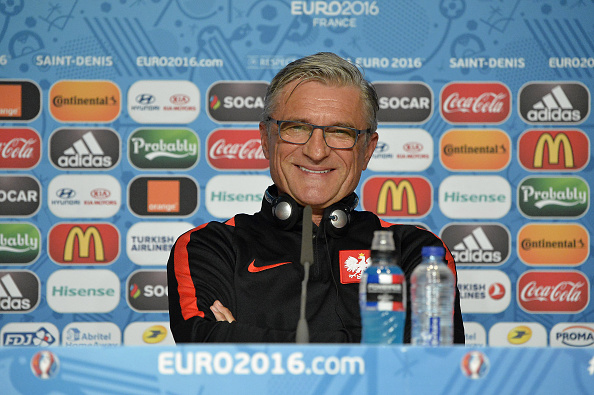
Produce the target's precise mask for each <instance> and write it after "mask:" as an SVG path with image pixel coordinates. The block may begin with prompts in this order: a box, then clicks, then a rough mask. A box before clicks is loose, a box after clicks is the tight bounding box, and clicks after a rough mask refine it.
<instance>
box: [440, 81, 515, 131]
mask: <svg viewBox="0 0 594 395" xmlns="http://www.w3.org/2000/svg"><path fill="white" fill-rule="evenodd" d="M439 108H440V111H441V116H442V117H443V118H444V119H445V120H446V121H447V122H450V123H454V124H464V123H479V124H484V123H489V124H498V123H502V122H504V121H505V120H506V119H507V118H508V117H509V115H510V112H511V92H510V90H509V88H508V87H506V86H505V85H503V84H501V83H496V82H490V83H477V82H458V83H451V84H448V85H446V86H445V87H444V88H443V89H442V90H441V95H440V107H439Z"/></svg>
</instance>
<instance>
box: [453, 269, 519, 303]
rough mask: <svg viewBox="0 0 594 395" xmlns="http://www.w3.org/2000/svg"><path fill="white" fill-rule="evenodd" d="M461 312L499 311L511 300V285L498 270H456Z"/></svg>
mask: <svg viewBox="0 0 594 395" xmlns="http://www.w3.org/2000/svg"><path fill="white" fill-rule="evenodd" d="M458 290H459V291H460V307H461V309H462V313H501V312H502V311H505V309H507V307H508V306H509V304H510V302H511V292H512V286H511V281H510V279H509V277H508V276H507V274H506V273H505V272H503V271H500V270H458Z"/></svg>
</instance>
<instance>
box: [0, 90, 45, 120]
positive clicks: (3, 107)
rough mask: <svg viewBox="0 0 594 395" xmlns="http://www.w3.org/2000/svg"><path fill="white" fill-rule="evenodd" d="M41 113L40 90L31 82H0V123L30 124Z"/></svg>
mask: <svg viewBox="0 0 594 395" xmlns="http://www.w3.org/2000/svg"><path fill="white" fill-rule="evenodd" d="M40 112H41V89H40V88H39V86H38V85H37V84H35V83H34V82H31V81H11V80H0V122H2V121H8V122H31V121H32V120H34V119H35V118H37V117H38V116H39V113H40Z"/></svg>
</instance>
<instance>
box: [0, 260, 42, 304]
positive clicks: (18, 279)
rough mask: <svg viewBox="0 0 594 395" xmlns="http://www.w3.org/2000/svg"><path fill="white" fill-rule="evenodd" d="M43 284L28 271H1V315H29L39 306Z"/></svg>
mask: <svg viewBox="0 0 594 395" xmlns="http://www.w3.org/2000/svg"><path fill="white" fill-rule="evenodd" d="M40 289H41V283H40V281H39V278H38V277H37V275H36V274H35V273H33V272H31V271H28V270H0V313H19V314H23V313H28V312H31V311H33V310H35V308H36V307H37V305H38V304H39V296H40Z"/></svg>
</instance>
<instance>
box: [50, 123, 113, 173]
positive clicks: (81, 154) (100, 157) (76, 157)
mask: <svg viewBox="0 0 594 395" xmlns="http://www.w3.org/2000/svg"><path fill="white" fill-rule="evenodd" d="M120 151H121V143H120V137H119V136H118V134H117V133H116V132H115V131H114V130H113V129H92V128H90V129H74V128H62V129H58V130H56V131H55V132H54V133H52V135H51V136H50V140H49V157H50V160H51V161H52V164H53V165H54V166H55V167H57V168H58V169H61V170H68V169H77V170H108V169H112V168H113V167H115V166H116V165H117V164H118V163H119V161H120Z"/></svg>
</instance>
